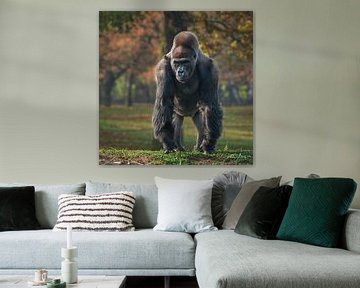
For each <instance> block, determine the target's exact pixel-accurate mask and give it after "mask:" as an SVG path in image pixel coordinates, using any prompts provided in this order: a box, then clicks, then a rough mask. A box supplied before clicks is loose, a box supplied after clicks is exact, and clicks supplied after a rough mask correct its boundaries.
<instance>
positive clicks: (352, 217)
mask: <svg viewBox="0 0 360 288" xmlns="http://www.w3.org/2000/svg"><path fill="white" fill-rule="evenodd" d="M342 246H343V248H345V249H347V250H349V251H353V252H357V253H360V210H349V212H348V214H347V215H346V219H345V223H344V232H343V245H342Z"/></svg>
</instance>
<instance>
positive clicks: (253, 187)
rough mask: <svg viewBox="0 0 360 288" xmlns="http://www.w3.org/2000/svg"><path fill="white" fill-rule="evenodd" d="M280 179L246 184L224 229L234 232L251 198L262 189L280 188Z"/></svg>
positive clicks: (235, 201) (227, 218) (227, 217)
mask: <svg viewBox="0 0 360 288" xmlns="http://www.w3.org/2000/svg"><path fill="white" fill-rule="evenodd" d="M280 179H281V176H280V177H274V178H270V179H263V180H258V181H251V182H249V183H246V184H244V186H243V187H242V188H241V190H240V192H239V194H238V195H237V196H236V198H235V200H234V202H233V203H232V205H231V207H230V210H229V212H228V213H227V215H226V217H225V219H224V223H223V229H228V230H234V229H235V226H236V224H237V222H238V221H239V219H240V216H241V214H242V213H243V211H244V209H245V207H246V205H247V204H248V203H249V201H250V199H251V197H252V196H253V195H254V194H255V192H256V191H257V190H258V189H259V188H260V187H261V186H264V187H269V188H275V187H278V186H279V183H280Z"/></svg>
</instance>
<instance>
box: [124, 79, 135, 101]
mask: <svg viewBox="0 0 360 288" xmlns="http://www.w3.org/2000/svg"><path fill="white" fill-rule="evenodd" d="M133 82H134V74H133V73H132V72H130V73H129V74H128V76H127V87H126V95H125V105H126V106H127V107H131V106H132V105H133V101H132V85H133Z"/></svg>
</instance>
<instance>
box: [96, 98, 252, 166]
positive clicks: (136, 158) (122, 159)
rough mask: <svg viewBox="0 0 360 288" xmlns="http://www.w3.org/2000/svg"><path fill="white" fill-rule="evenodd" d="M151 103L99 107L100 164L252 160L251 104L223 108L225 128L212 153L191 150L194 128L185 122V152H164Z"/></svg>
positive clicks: (241, 161)
mask: <svg viewBox="0 0 360 288" xmlns="http://www.w3.org/2000/svg"><path fill="white" fill-rule="evenodd" d="M152 109H153V105H152V104H136V105H135V106H133V107H125V106H113V107H103V106H101V107H100V115H99V142H100V143H99V147H100V149H99V163H100V164H105V165H147V164H151V165H241V164H243V165H249V164H252V163H253V110H252V107H251V106H245V107H241V106H232V107H224V129H223V133H222V136H221V138H220V139H219V141H218V144H217V151H216V153H214V154H211V155H204V154H202V153H199V152H196V151H193V147H194V145H195V142H196V129H195V127H194V125H193V123H192V121H191V119H190V118H185V121H184V144H185V147H186V150H187V151H186V152H176V153H170V154H165V153H164V152H162V151H161V146H160V145H159V143H157V141H154V140H153V129H152V126H151V114H152Z"/></svg>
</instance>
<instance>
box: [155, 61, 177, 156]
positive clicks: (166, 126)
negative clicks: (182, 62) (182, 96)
mask: <svg viewBox="0 0 360 288" xmlns="http://www.w3.org/2000/svg"><path fill="white" fill-rule="evenodd" d="M155 75H156V87H157V88H156V99H155V106H154V111H153V116H152V123H153V127H154V136H155V138H156V139H158V140H159V141H160V142H161V143H162V145H163V148H164V150H165V152H171V151H174V150H175V148H176V147H175V143H174V127H173V124H172V120H173V111H174V80H173V75H172V70H171V65H170V61H169V60H168V59H167V58H166V57H165V58H164V59H162V60H161V61H160V62H159V64H158V65H157V67H156V72H155Z"/></svg>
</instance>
